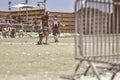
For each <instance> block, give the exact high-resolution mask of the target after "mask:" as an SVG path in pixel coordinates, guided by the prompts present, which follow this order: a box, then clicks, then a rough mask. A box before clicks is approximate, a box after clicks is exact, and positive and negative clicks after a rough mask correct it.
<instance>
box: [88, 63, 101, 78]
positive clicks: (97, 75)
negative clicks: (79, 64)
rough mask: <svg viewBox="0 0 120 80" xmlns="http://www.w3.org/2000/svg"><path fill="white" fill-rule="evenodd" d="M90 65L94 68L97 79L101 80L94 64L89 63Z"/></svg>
mask: <svg viewBox="0 0 120 80" xmlns="http://www.w3.org/2000/svg"><path fill="white" fill-rule="evenodd" d="M89 64H90V67H91V68H92V70H93V72H94V74H95V75H96V77H97V78H98V80H101V78H100V75H99V73H98V71H97V69H96V67H95V65H94V63H93V62H89Z"/></svg>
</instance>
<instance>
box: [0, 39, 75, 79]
mask: <svg viewBox="0 0 120 80" xmlns="http://www.w3.org/2000/svg"><path fill="white" fill-rule="evenodd" d="M37 41H38V38H16V39H10V38H9V39H0V80H63V79H62V78H60V76H63V75H68V74H71V71H72V69H73V67H74V66H75V60H74V39H73V37H67V38H60V40H59V41H60V42H59V43H57V44H56V43H54V40H53V38H50V39H49V45H36V42H37Z"/></svg>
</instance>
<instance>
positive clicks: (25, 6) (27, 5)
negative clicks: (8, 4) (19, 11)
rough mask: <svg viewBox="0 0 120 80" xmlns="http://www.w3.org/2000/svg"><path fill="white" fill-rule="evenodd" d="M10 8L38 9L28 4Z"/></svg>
mask: <svg viewBox="0 0 120 80" xmlns="http://www.w3.org/2000/svg"><path fill="white" fill-rule="evenodd" d="M12 8H38V6H35V5H29V4H17V5H13V6H12Z"/></svg>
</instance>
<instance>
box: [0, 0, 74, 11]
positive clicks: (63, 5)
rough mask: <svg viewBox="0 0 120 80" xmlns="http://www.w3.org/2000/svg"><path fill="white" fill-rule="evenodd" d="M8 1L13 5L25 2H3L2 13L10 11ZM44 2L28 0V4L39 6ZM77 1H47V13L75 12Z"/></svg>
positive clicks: (14, 0)
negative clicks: (38, 3) (39, 3)
mask: <svg viewBox="0 0 120 80" xmlns="http://www.w3.org/2000/svg"><path fill="white" fill-rule="evenodd" d="M8 1H11V2H12V5H16V4H19V3H24V2H25V0H2V1H1V2H0V11H6V10H8ZM39 1H42V0H28V4H33V5H37V2H39ZM74 1H75V0H47V6H46V9H47V11H55V12H73V11H74Z"/></svg>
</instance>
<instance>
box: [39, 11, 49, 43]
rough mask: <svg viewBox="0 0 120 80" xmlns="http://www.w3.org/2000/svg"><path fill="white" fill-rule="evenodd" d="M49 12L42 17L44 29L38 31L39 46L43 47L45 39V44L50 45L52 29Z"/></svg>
mask: <svg viewBox="0 0 120 80" xmlns="http://www.w3.org/2000/svg"><path fill="white" fill-rule="evenodd" d="M48 14H49V13H48V12H46V13H45V14H44V15H43V16H42V17H41V20H42V27H41V29H39V30H38V33H39V41H38V44H39V45H41V44H42V40H43V38H44V37H45V38H46V40H45V44H48V42H47V41H48V36H49V34H50V28H49V23H48V21H49V16H48Z"/></svg>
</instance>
